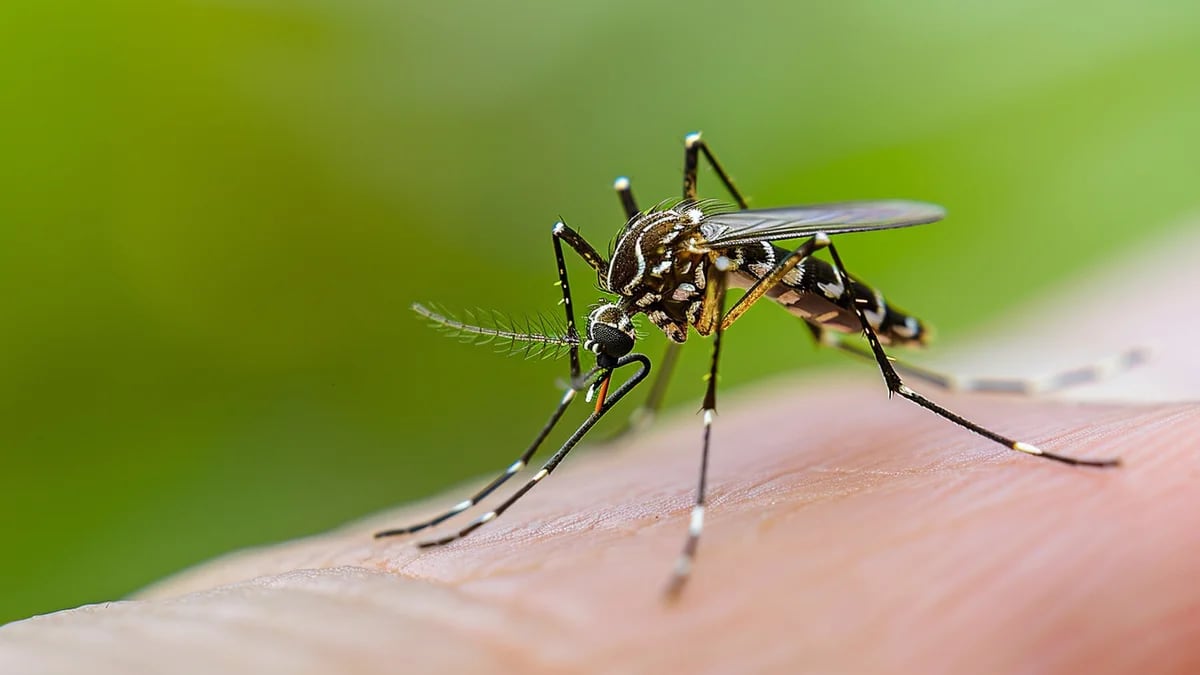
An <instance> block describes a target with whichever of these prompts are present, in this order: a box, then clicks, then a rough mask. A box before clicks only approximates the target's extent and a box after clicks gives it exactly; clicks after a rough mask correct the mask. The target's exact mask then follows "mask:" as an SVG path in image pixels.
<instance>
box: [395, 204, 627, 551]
mask: <svg viewBox="0 0 1200 675" xmlns="http://www.w3.org/2000/svg"><path fill="white" fill-rule="evenodd" d="M552 235H553V241H554V259H555V263H556V264H557V266H558V286H559V287H560V288H561V289H562V304H563V308H564V311H565V312H566V317H567V335H569V336H571V337H574V338H576V339H577V338H578V336H579V331H578V330H577V329H576V327H575V311H574V307H573V305H572V303H571V284H570V281H569V280H568V278H567V263H566V260H565V259H564V258H563V249H562V242H563V241H566V242H567V244H568V245H569V246H571V248H573V249H574V250H575V251H576V252H577V253H579V255H580V257H582V258H583V259H584V260H585V261H587V263H588V264H589V265H591V266H592V267H593V269H597V270H600V269H603V268H604V267H607V264H606V263H604V259H603V258H601V257H600V254H599V253H596V249H594V248H592V246H591V244H589V243H588V242H587V240H585V239H584V238H583V237H581V236H580V235H579V234H578V233H576V232H575V231H574V230H572V229H571V228H569V227H567V226H566V225H565V224H564V223H561V222H560V223H555V225H554V229H553V231H552ZM570 357H571V382H570V384H569V385H568V386H569V388H568V389H567V391H566V392H565V393H564V394H563V397H562V400H561V401H559V403H558V407H556V408H555V409H554V412H553V413H551V415H550V419H549V420H547V421H546V424H545V425H544V426H542V430H541V432H539V433H538V435H537V437H535V438H534V439H533V442H532V443H530V444H529V447H528V448H526V449H525V452H523V453H521V456H520V457H518V458H517V459H516V461H514V462H513V463H512V464H510V465H509V466H508V468H507V469H505V470H504V473H502V474H500V475H499V476H496V477H495V478H494V479H492V481H491V482H490V483H488V484H487V485H486V486H484V487H483V489H481V490H480V491H479V492H476V493H475V494H474V495H472V496H471V497H470V498H469V499H464V500H463V501H461V502H459V503H458V504H455V505H454V507H452V508H451V509H449V510H447V511H445V512H444V513H442V514H440V515H438V516H436V517H434V518H430V519H429V520H425V521H422V522H419V523H415V524H413V525H409V526H407V527H400V528H395V529H391V530H384V531H382V532H377V533H376V534H375V537H376V538H380V537H391V536H395V535H401V534H411V533H413V532H419V531H421V530H424V529H425V528H427V527H433V526H434V525H438V524H440V523H442V522H445V521H446V520H449V519H450V518H453V517H454V516H456V515H458V514H460V513H462V512H463V511H466V510H467V509H469V508H471V507H472V506H474V505H476V504H478V503H479V500H481V499H483V498H485V497H487V496H488V495H490V494H491V493H492V492H493V491H495V490H496V488H498V487H500V486H501V485H503V484H504V483H505V482H507V481H508V479H510V478H512V477H513V476H514V475H516V474H517V472H519V471H520V470H521V469H524V468H525V465H527V464H528V463H529V460H530V459H532V458H533V455H534V454H535V453H536V452H537V450H538V448H539V447H541V445H542V442H543V441H545V440H546V437H547V436H549V435H550V432H551V431H553V429H554V426H555V425H556V424H558V420H559V419H560V418H562V416H563V413H564V412H566V410H567V406H569V405H570V404H571V401H573V400H574V399H575V394H576V392H578V391H579V390H580V389H581V388H582V384H581V383H582V382H584V381H587V379H588V378H590V377H591V376H592V374H594V373H595V372H596V371H595V369H593V370H592V371H590V372H589V373H587V374H586V375H585V376H584V377H582V378H581V377H580V366H579V345H578V343H576V344H574V345H572V346H571V351H570Z"/></svg>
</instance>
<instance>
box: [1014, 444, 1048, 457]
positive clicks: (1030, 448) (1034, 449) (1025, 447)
mask: <svg viewBox="0 0 1200 675" xmlns="http://www.w3.org/2000/svg"><path fill="white" fill-rule="evenodd" d="M1013 450H1019V451H1020V452H1027V453H1029V454H1031V455H1041V454H1044V453H1043V452H1042V449H1041V448H1039V447H1038V446H1036V445H1030V444H1028V443H1022V442H1021V441H1017V442H1016V443H1013Z"/></svg>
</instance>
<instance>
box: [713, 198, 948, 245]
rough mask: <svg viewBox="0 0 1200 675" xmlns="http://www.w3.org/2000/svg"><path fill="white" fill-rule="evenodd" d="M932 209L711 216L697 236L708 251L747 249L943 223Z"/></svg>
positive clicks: (849, 208) (870, 204)
mask: <svg viewBox="0 0 1200 675" xmlns="http://www.w3.org/2000/svg"><path fill="white" fill-rule="evenodd" d="M945 216H946V210H945V209H943V208H942V207H940V206H938V205H936V204H926V203H924V202H910V201H903V200H888V201H865V202H841V203H836V204H813V205H809V206H784V207H780V208H773V209H749V210H746V211H729V212H726V213H714V214H712V215H710V216H706V217H705V218H704V224H703V225H702V227H701V231H702V232H703V233H704V237H705V239H706V240H707V243H708V245H709V246H712V247H713V248H721V247H726V246H745V245H747V244H753V243H755V242H760V241H776V240H780V239H799V238H801V237H808V236H811V235H813V234H816V233H817V232H824V233H825V234H842V233H845V232H866V231H868V230H890V229H893V228H897V227H910V226H912V225H924V224H925V223H932V222H935V221H938V220H941V219H942V218H944V217H945Z"/></svg>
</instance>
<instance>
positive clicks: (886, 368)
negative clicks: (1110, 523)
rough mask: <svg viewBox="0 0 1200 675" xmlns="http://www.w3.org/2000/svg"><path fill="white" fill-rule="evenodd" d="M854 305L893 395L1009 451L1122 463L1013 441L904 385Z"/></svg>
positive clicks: (845, 279)
mask: <svg viewBox="0 0 1200 675" xmlns="http://www.w3.org/2000/svg"><path fill="white" fill-rule="evenodd" d="M829 255H830V257H832V258H833V264H834V268H835V269H836V270H837V273H838V276H839V277H841V281H842V285H843V287H844V288H850V278H849V277H850V275H849V273H848V272H847V271H846V266H845V265H843V264H842V259H841V257H840V256H839V255H838V252H837V248H836V247H834V245H833V244H832V243H830V244H829ZM853 304H854V313H855V314H857V315H858V320H859V323H860V324H862V329H863V334H864V335H865V336H866V338H867V344H869V345H870V346H871V353H872V355H873V356H874V357H875V362H876V363H877V364H878V365H879V371H880V373H882V375H883V380H884V382H885V383H886V384H887V388H888V391H889V392H891V393H893V394H899V395H900V396H903V397H904V398H906V399H908V400H910V401H912V402H913V403H916V404H917V405H919V406H921V407H922V408H925V409H926V410H929V411H930V412H933V413H934V414H936V415H939V416H941V417H943V418H945V419H947V420H950V421H951V422H953V423H955V424H957V425H958V426H960V427H962V428H964V429H967V430H968V431H973V432H975V433H976V434H979V435H980V436H983V437H984V438H986V439H988V440H990V441H994V442H996V443H999V444H1000V445H1003V446H1005V447H1006V448H1009V449H1010V450H1016V451H1017V452H1024V453H1026V454H1029V455H1033V456H1035V457H1045V458H1046V459H1052V460H1055V461H1058V462H1063V463H1065V464H1072V465H1082V466H1117V465H1118V464H1120V460H1118V459H1078V458H1075V457H1069V456H1066V455H1059V454H1055V453H1052V452H1047V451H1045V450H1042V449H1041V448H1039V447H1037V446H1036V445H1033V444H1031V443H1025V442H1023V441H1018V440H1014V439H1011V438H1008V437H1007V436H1002V435H1000V434H998V433H996V432H994V431H992V430H990V429H987V428H984V427H982V426H979V425H978V424H975V423H974V422H972V421H970V420H968V419H967V418H965V417H962V416H961V415H958V414H956V413H953V412H951V411H949V410H947V409H946V408H943V407H942V406H940V405H938V404H937V403H934V402H933V401H931V400H929V399H927V398H925V397H924V396H922V395H921V394H918V393H917V392H915V391H913V390H912V389H910V388H909V387H908V385H906V384H904V380H902V379H901V378H900V374H899V373H897V372H896V367H895V366H894V365H892V362H891V360H890V359H889V358H888V355H887V354H886V353H885V352H884V351H883V345H882V344H880V342H879V337H878V336H877V335H876V334H875V330H874V329H873V328H872V327H871V322H870V321H868V320H867V317H866V314H864V313H863V309H862V307H861V306H860V305H859V304H858V303H853Z"/></svg>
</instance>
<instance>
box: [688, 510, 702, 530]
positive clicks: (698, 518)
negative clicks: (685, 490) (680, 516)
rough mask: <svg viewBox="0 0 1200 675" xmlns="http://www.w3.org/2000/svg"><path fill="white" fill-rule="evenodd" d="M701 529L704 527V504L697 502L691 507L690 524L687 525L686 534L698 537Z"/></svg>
mask: <svg viewBox="0 0 1200 675" xmlns="http://www.w3.org/2000/svg"><path fill="white" fill-rule="evenodd" d="M702 529H704V505H703V504H697V505H696V506H694V507H692V524H691V525H690V526H689V527H688V534H690V535H692V536H693V537H699V536H700V530H702Z"/></svg>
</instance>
